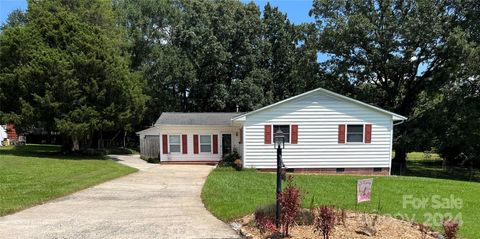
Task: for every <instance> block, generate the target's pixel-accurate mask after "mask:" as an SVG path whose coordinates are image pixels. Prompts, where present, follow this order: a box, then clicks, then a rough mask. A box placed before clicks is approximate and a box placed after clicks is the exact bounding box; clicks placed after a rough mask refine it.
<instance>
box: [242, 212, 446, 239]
mask: <svg viewBox="0 0 480 239" xmlns="http://www.w3.org/2000/svg"><path fill="white" fill-rule="evenodd" d="M374 216H375V215H373V214H366V213H359V212H352V211H347V212H346V217H345V225H342V223H341V222H337V225H336V226H335V230H334V231H333V233H332V234H331V236H330V238H331V239H339V238H342V239H343V238H348V239H379V238H382V239H390V238H391V239H398V238H402V239H410V238H411V239H419V238H423V237H422V235H421V232H420V231H419V227H418V225H416V224H413V223H411V222H406V221H402V220H399V219H395V218H392V217H387V216H381V215H378V216H377V220H376V223H375V227H374V228H375V230H376V233H375V235H372V236H367V235H362V234H359V233H358V232H357V231H359V230H361V229H362V228H364V225H365V221H367V222H368V223H369V224H370V225H371V220H372V219H373V218H374ZM235 222H236V223H237V225H242V227H241V228H240V229H239V230H240V231H241V234H243V235H244V236H245V237H246V238H255V239H263V238H271V234H270V233H268V232H266V233H265V234H262V233H260V231H259V230H258V229H257V228H256V227H255V221H254V216H253V215H248V216H245V217H243V218H241V219H238V220H236V221H235ZM289 238H291V239H297V238H298V239H300V238H301V239H306V238H323V236H322V235H320V234H319V233H314V231H313V227H312V226H311V225H302V226H299V225H295V226H294V227H293V228H291V229H290V237H289ZM425 238H426V239H435V238H438V233H437V232H434V231H429V232H428V235H427V236H426V237H425Z"/></svg>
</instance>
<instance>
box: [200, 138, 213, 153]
mask: <svg viewBox="0 0 480 239" xmlns="http://www.w3.org/2000/svg"><path fill="white" fill-rule="evenodd" d="M202 136H210V152H202ZM204 145H206V144H204ZM198 153H199V154H213V134H198Z"/></svg>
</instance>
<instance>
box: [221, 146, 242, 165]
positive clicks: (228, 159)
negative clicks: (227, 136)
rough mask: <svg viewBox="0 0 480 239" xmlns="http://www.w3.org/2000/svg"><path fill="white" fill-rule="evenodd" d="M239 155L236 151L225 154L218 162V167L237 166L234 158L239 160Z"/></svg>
mask: <svg viewBox="0 0 480 239" xmlns="http://www.w3.org/2000/svg"><path fill="white" fill-rule="evenodd" d="M241 158H242V157H241V156H240V154H239V153H238V152H237V151H235V150H234V151H233V152H232V153H231V154H227V155H226V156H225V157H223V159H222V160H221V161H220V162H218V167H234V168H237V165H236V164H235V161H236V160H240V161H241Z"/></svg>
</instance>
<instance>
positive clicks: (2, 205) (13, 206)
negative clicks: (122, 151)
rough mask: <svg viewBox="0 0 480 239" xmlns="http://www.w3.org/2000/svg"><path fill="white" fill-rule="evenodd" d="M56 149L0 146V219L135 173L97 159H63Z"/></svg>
mask: <svg viewBox="0 0 480 239" xmlns="http://www.w3.org/2000/svg"><path fill="white" fill-rule="evenodd" d="M58 150H59V148H58V147H57V146H52V145H49V146H48V145H27V146H23V147H18V148H14V147H0V216H2V215H6V214H9V213H13V212H15V211H18V210H21V209H24V208H27V207H30V206H33V205H36V204H39V203H42V202H44V201H47V200H50V199H53V198H57V197H60V196H64V195H67V194H70V193H72V192H75V191H78V190H81V189H84V188H88V187H91V186H94V185H96V184H99V183H101V182H105V181H107V180H111V179H114V178H117V177H120V176H123V175H126V174H129V173H132V172H135V171H136V169H133V168H130V167H127V166H123V165H121V164H118V163H116V162H114V161H112V160H108V159H103V158H100V157H97V158H95V157H88V158H87V157H72V156H62V155H60V154H59V153H58Z"/></svg>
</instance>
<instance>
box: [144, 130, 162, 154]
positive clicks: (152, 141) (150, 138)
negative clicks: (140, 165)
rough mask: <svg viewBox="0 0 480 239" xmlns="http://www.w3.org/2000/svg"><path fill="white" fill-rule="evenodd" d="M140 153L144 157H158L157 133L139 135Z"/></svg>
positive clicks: (158, 139)
mask: <svg viewBox="0 0 480 239" xmlns="http://www.w3.org/2000/svg"><path fill="white" fill-rule="evenodd" d="M140 137H141V138H140V154H141V156H142V157H144V158H158V157H159V156H160V137H159V135H142V136H140Z"/></svg>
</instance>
